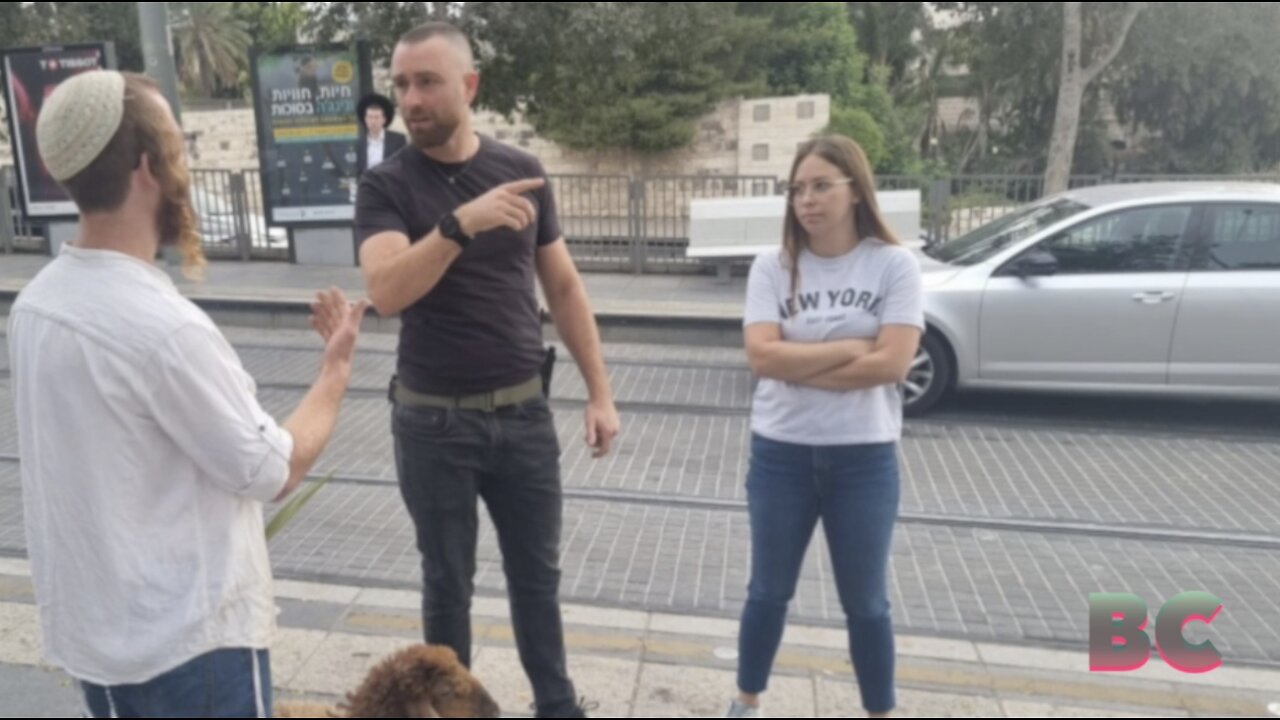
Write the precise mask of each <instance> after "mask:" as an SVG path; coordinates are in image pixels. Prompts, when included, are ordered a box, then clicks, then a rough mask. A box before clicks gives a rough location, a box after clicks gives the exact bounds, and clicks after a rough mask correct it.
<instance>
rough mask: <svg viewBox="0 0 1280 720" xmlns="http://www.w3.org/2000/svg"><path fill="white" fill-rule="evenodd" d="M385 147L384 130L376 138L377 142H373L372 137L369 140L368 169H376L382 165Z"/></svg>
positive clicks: (385, 135) (385, 133)
mask: <svg viewBox="0 0 1280 720" xmlns="http://www.w3.org/2000/svg"><path fill="white" fill-rule="evenodd" d="M386 147H387V132H386V131H385V130H384V131H382V134H381V135H379V136H378V139H377V140H374V139H373V138H372V137H370V138H369V149H368V163H369V167H377V166H379V165H381V164H382V161H383V159H384V158H385V157H386Z"/></svg>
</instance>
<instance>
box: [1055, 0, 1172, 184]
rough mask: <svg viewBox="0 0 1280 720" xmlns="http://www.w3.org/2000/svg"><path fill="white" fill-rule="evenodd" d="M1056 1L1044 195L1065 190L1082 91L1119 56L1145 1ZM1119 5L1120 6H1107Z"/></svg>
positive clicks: (1077, 127) (1069, 175) (1070, 165)
mask: <svg viewBox="0 0 1280 720" xmlns="http://www.w3.org/2000/svg"><path fill="white" fill-rule="evenodd" d="M1085 5H1086V3H1081V2H1064V3H1062V4H1061V10H1062V14H1063V25H1062V62H1061V63H1059V65H1058V71H1059V74H1058V99H1057V102H1056V103H1055V105H1054V118H1053V134H1052V135H1051V136H1050V139H1049V157H1048V160H1047V163H1046V164H1047V168H1046V169H1045V176H1044V192H1045V194H1046V195H1048V194H1052V193H1059V192H1062V191H1064V190H1066V189H1067V186H1068V184H1069V180H1070V177H1071V167H1072V161H1073V160H1074V158H1075V150H1076V143H1077V141H1078V140H1079V138H1080V116H1081V113H1082V112H1083V106H1084V102H1085V92H1086V91H1087V90H1088V89H1089V86H1090V85H1092V84H1093V83H1094V82H1095V81H1097V80H1098V78H1099V77H1100V76H1101V75H1102V73H1103V72H1105V71H1106V70H1107V68H1108V66H1110V65H1111V63H1112V62H1114V61H1115V59H1116V57H1117V56H1119V54H1120V51H1121V49H1123V47H1124V43H1125V40H1126V39H1127V38H1128V35H1129V31H1130V30H1131V29H1132V28H1133V24H1134V22H1135V21H1136V20H1137V19H1138V15H1139V14H1140V13H1141V12H1142V11H1143V10H1144V9H1145V8H1146V5H1147V3H1145V2H1131V3H1088V5H1090V6H1092V7H1091V8H1090V9H1091V13H1090V14H1089V15H1088V16H1086V14H1085ZM1116 5H1119V6H1120V7H1118V8H1117V7H1112V6H1116Z"/></svg>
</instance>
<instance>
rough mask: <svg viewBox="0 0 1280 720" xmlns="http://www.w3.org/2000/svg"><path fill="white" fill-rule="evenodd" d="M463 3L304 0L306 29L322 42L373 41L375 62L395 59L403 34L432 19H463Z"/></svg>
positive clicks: (371, 45)
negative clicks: (394, 53) (315, 0)
mask: <svg viewBox="0 0 1280 720" xmlns="http://www.w3.org/2000/svg"><path fill="white" fill-rule="evenodd" d="M465 4H466V3H460V2H378V3H371V2H310V3H304V6H305V11H306V14H307V23H306V29H307V30H308V31H309V32H311V33H312V34H314V35H315V37H316V38H317V39H318V40H320V41H321V42H344V41H347V40H353V39H359V40H365V41H367V42H369V44H370V49H371V50H372V52H373V59H374V61H375V62H379V63H386V62H387V61H388V60H390V58H391V51H392V50H393V49H395V45H396V41H397V40H399V39H400V36H401V35H403V34H404V33H406V32H408V31H409V30H411V29H413V27H414V26H416V25H419V24H421V23H423V22H426V21H428V20H454V21H458V20H460V18H461V16H462V7H463V6H464V5H465Z"/></svg>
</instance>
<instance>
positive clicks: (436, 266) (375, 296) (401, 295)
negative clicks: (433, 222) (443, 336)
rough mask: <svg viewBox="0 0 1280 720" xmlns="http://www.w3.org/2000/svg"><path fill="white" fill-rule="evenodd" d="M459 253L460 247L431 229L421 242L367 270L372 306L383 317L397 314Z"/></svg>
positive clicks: (424, 293)
mask: <svg viewBox="0 0 1280 720" xmlns="http://www.w3.org/2000/svg"><path fill="white" fill-rule="evenodd" d="M401 237H402V238H403V236H401ZM401 242H403V239H402V240H401ZM461 254H462V248H461V246H459V245H458V244H457V243H455V242H453V241H452V240H449V239H448V238H446V237H444V236H443V235H441V234H440V232H439V231H438V230H432V231H431V233H430V234H428V235H427V236H426V237H425V238H423V239H422V240H421V241H419V242H417V243H414V244H413V245H411V246H409V247H407V248H405V249H404V250H401V251H400V252H398V253H396V254H395V255H392V256H391V257H388V258H385V259H383V260H381V261H380V262H379V263H378V265H377V266H376V267H373V268H370V269H369V270H368V271H367V273H366V274H367V276H368V291H369V300H370V301H371V302H372V303H373V307H374V309H376V310H377V311H378V314H379V315H381V316H383V317H390V316H392V315H398V314H400V313H401V312H403V311H404V310H405V308H408V307H409V306H410V305H412V304H414V303H416V302H418V301H419V300H421V299H422V298H424V297H426V296H427V295H429V294H430V293H431V291H432V290H434V289H435V288H436V286H437V285H439V284H440V280H441V279H443V278H444V275H445V272H446V271H448V269H449V267H450V266H451V265H453V263H454V261H455V260H457V259H458V256H459V255H461Z"/></svg>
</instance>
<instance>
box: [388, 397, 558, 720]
mask: <svg viewBox="0 0 1280 720" xmlns="http://www.w3.org/2000/svg"><path fill="white" fill-rule="evenodd" d="M392 430H393V432H394V434H395V452H396V469H397V471H398V472H399V475H400V492H401V494H402V495H403V497H404V501H405V503H406V505H407V506H408V508H409V514H410V515H411V516H412V517H413V522H414V526H415V528H416V530H417V538H418V550H419V551H420V552H421V553H422V575H423V593H422V621H423V626H424V629H425V633H426V641H427V643H429V644H438V645H448V646H449V647H452V648H453V649H454V651H456V652H457V653H458V657H459V658H460V659H461V660H462V662H463V663H465V664H467V665H468V666H469V665H470V662H471V596H472V593H473V592H474V589H475V586H474V582H473V581H474V577H475V572H476V530H477V525H478V509H477V499H482V500H484V503H485V506H486V507H487V508H488V510H489V517H490V518H491V519H492V521H493V525H494V528H495V529H496V531H497V535H498V544H499V547H500V548H501V550H502V560H503V563H502V566H503V570H504V572H505V574H506V578H507V591H508V594H509V595H510V602H511V619H512V624H513V625H514V628H515V636H516V646H517V647H518V649H519V651H520V662H521V664H522V665H523V666H524V670H525V673H526V674H527V675H528V676H529V681H530V683H531V684H532V685H533V693H534V698H535V700H536V704H537V710H538V715H539V716H542V717H571V716H574V713H575V712H576V702H575V700H576V697H575V692H574V687H573V683H572V682H571V681H570V680H569V674H568V670H567V668H566V662H565V647H564V630H563V627H562V624H561V616H560V602H559V589H560V526H561V514H562V505H561V489H560V444H559V439H558V437H557V435H556V429H555V424H554V422H553V416H552V414H551V409H550V407H549V406H548V404H547V401H546V400H545V399H544V398H541V397H539V398H535V399H532V400H529V401H526V402H524V403H522V404H520V405H516V406H511V407H506V408H501V409H499V410H497V411H495V412H485V411H480V410H456V409H437V408H421V407H408V406H404V405H399V404H396V405H395V406H394V407H393V410H392Z"/></svg>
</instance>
